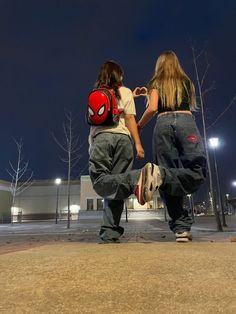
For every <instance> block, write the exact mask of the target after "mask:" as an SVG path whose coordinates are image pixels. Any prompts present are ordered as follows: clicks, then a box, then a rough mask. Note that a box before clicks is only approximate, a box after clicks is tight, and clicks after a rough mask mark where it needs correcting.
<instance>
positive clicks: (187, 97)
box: [138, 51, 206, 242]
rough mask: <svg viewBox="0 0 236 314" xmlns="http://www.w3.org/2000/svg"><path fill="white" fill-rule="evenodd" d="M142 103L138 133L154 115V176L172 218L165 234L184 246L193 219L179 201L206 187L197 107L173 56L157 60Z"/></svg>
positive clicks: (190, 86) (168, 54) (191, 88)
mask: <svg viewBox="0 0 236 314" xmlns="http://www.w3.org/2000/svg"><path fill="white" fill-rule="evenodd" d="M147 99H148V106H147V108H146V110H145V111H144V113H143V115H142V117H141V119H140V121H139V122H138V127H139V129H142V128H143V127H144V126H145V125H146V124H147V123H148V122H149V120H150V119H151V118H152V117H153V116H154V114H156V113H157V120H156V125H155V127H154V131H153V142H152V148H153V156H154V163H155V164H156V165H154V166H153V167H154V169H153V172H154V175H155V176H156V177H157V178H158V182H157V185H158V186H159V191H160V195H161V197H162V199H163V201H164V203H165V204H166V207H167V210H168V214H169V216H170V218H171V220H170V221H169V226H170V229H171V230H172V231H173V232H174V233H175V236H176V241H177V242H188V241H189V240H192V235H191V233H190V230H191V225H192V218H191V216H190V215H189V213H188V211H187V210H185V209H184V208H183V201H184V196H186V195H187V194H192V193H193V192H195V191H197V190H198V188H199V187H200V185H201V184H202V183H203V182H204V181H205V177H206V158H205V151H204V145H203V142H202V139H201V136H200V133H199V130H198V128H197V126H196V123H195V120H194V117H193V114H192V111H195V110H196V107H197V106H196V96H195V89H194V85H193V83H192V81H191V80H190V78H189V77H188V76H187V74H186V73H185V72H184V70H183V68H182V67H181V65H180V62H179V60H178V58H177V56H176V54H175V53H174V52H173V51H166V52H164V53H162V54H161V55H160V56H159V57H158V59H157V62H156V67H155V73H154V75H153V77H152V78H151V80H150V82H149V83H148V86H147Z"/></svg>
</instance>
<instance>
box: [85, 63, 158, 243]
mask: <svg viewBox="0 0 236 314" xmlns="http://www.w3.org/2000/svg"><path fill="white" fill-rule="evenodd" d="M123 75H124V74H123V70H122V68H121V67H120V65H119V64H117V63H115V62H114V61H108V62H105V63H104V64H103V65H102V67H101V69H100V71H99V74H98V78H97V81H96V83H95V89H97V88H109V89H112V90H113V91H114V93H115V95H116V99H117V101H118V109H119V110H120V112H121V115H120V118H119V121H118V124H116V125H96V126H94V125H92V126H91V128H90V134H89V144H90V147H89V174H90V178H91V181H92V185H93V188H94V190H95V191H96V193H97V194H98V195H100V196H102V197H103V198H104V211H103V224H102V226H101V229H100V233H99V236H100V239H101V242H102V243H115V242H119V237H120V236H121V235H122V234H123V232H124V228H123V227H121V226H120V219H121V214H122V211H123V207H124V199H126V198H127V197H129V196H130V195H131V194H133V193H134V194H135V195H136V196H137V199H138V201H139V203H140V204H141V205H144V204H145V202H147V201H149V200H151V199H152V195H153V192H154V186H155V188H156V178H154V177H153V172H152V171H153V164H151V163H147V164H146V165H145V166H144V167H143V168H142V169H139V170H131V168H132V163H133V145H132V140H133V142H134V145H135V149H136V156H137V158H138V159H142V158H144V150H143V147H142V144H141V141H140V137H139V132H138V129H137V124H136V120H135V115H136V111H135V104H134V98H133V94H132V91H131V90H130V89H129V88H127V87H125V86H123Z"/></svg>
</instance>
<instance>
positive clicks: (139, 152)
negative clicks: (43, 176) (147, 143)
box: [135, 144, 144, 159]
mask: <svg viewBox="0 0 236 314" xmlns="http://www.w3.org/2000/svg"><path fill="white" fill-rule="evenodd" d="M135 147H136V153H137V154H136V158H137V159H143V158H144V149H143V147H142V145H141V144H137V145H136V146H135Z"/></svg>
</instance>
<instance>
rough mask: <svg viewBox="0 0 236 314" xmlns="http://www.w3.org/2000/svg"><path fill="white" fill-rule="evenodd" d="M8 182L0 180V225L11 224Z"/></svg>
mask: <svg viewBox="0 0 236 314" xmlns="http://www.w3.org/2000/svg"><path fill="white" fill-rule="evenodd" d="M10 187H11V184H10V182H7V181H4V180H0V223H10V222H11V204H12V194H11V189H10Z"/></svg>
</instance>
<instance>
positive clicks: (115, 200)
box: [89, 132, 141, 240]
mask: <svg viewBox="0 0 236 314" xmlns="http://www.w3.org/2000/svg"><path fill="white" fill-rule="evenodd" d="M132 164H133V145H132V142H131V139H130V137H129V136H127V135H124V134H117V133H106V132H103V133H100V134H98V135H97V136H96V137H95V138H94V141H93V144H92V149H91V152H90V157H89V174H90V178H91V181H92V185H93V188H94V190H95V191H96V193H97V194H98V195H100V196H101V197H103V198H104V211H103V224H102V226H101V229H100V233H99V234H100V237H101V238H102V239H103V240H110V239H118V238H119V237H120V236H121V235H122V234H123V232H124V229H123V228H122V227H121V226H120V219H121V214H122V211H123V208H124V200H125V199H126V198H127V197H129V196H130V195H131V194H133V192H134V188H135V185H136V184H137V182H138V179H139V176H140V173H141V170H131V168H132Z"/></svg>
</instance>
